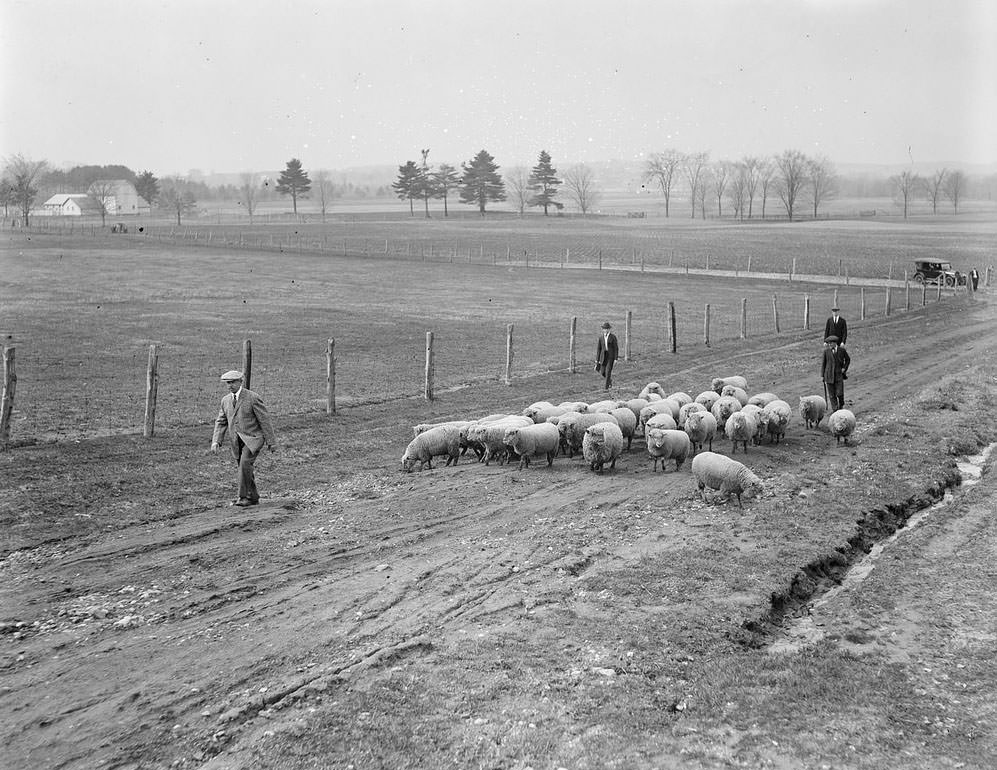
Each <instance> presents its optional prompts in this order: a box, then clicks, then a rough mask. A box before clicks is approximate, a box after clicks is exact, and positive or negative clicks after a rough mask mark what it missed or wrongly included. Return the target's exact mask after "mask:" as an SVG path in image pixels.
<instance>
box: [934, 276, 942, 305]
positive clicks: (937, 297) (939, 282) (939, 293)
mask: <svg viewBox="0 0 997 770" xmlns="http://www.w3.org/2000/svg"><path fill="white" fill-rule="evenodd" d="M937 285H938V291H937V293H936V294H935V302H940V301H941V299H942V277H941V276H938V283H937Z"/></svg>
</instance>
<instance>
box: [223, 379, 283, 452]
mask: <svg viewBox="0 0 997 770" xmlns="http://www.w3.org/2000/svg"><path fill="white" fill-rule="evenodd" d="M226 433H227V434H228V440H229V446H231V448H232V454H234V455H235V457H236V459H238V458H239V439H240V438H241V439H242V441H243V443H244V444H245V445H246V446H247V447H249V451H250V452H253V453H254V454H255V453H256V452H259V451H260V450H261V449H263V445H264V444H269V445H270V446H272V447H273V446H276V445H277V439H276V437H275V436H274V432H273V424H272V423H271V422H270V413H269V412H268V411H267V408H266V407H265V406H264V405H263V399H262V398H260V396H259V394H257V393H255V392H253V391H252V390H247V389H246V388H243V389H242V393H240V394H239V403H238V404H235V394H234V393H229V394H228V395H226V396H224V397H223V398H222V405H221V408H220V409H219V410H218V416H217V417H216V418H215V432H214V434H213V435H212V437H211V443H212V444H221V443H222V439H224V438H225V434H226Z"/></svg>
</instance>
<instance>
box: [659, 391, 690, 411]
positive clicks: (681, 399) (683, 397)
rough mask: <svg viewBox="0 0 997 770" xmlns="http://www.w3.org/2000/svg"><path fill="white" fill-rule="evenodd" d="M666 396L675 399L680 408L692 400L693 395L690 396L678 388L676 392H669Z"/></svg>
mask: <svg viewBox="0 0 997 770" xmlns="http://www.w3.org/2000/svg"><path fill="white" fill-rule="evenodd" d="M665 398H670V399H671V400H672V401H674V402H675V403H676V404H678V405H679V408H681V407H683V406H685V405H686V404H688V403H691V402H692V396H690V395H689V394H688V393H684V392H683V391H681V390H677V391H675V392H674V393H669V394H668V395H667V396H665Z"/></svg>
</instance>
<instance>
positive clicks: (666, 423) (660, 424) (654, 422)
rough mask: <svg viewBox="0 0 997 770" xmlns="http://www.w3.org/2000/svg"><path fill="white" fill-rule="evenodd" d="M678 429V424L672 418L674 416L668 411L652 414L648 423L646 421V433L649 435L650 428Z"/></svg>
mask: <svg viewBox="0 0 997 770" xmlns="http://www.w3.org/2000/svg"><path fill="white" fill-rule="evenodd" d="M652 429H654V430H677V429H678V424H677V423H676V422H675V420H673V419H672V416H671V415H670V414H668V413H667V412H666V413H665V414H654V415H651V419H649V420H648V421H647V422H646V423H644V435H645V436H646V435H647V432H648V431H649V430H652Z"/></svg>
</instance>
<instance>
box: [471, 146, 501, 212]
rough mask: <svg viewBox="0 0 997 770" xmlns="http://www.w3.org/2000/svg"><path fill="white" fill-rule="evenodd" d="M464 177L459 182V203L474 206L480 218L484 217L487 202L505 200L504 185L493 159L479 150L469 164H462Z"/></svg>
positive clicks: (485, 152)
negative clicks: (479, 213)
mask: <svg viewBox="0 0 997 770" xmlns="http://www.w3.org/2000/svg"><path fill="white" fill-rule="evenodd" d="M461 169H462V170H463V172H464V176H463V178H462V179H461V182H460V200H461V203H470V204H476V205H477V207H478V211H480V212H481V216H484V215H485V206H486V205H487V203H488V201H504V200H505V184H504V183H503V182H502V177H501V176H499V174H498V169H499V167H498V166H497V165H496V164H495V158H493V157H492V156H491V155H489V154H488V152H487V151H485V150H481V152H479V153H478V154H477V155H475V156H474V158H473V159H472V160H471V162H470V164H468V163H462V164H461Z"/></svg>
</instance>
